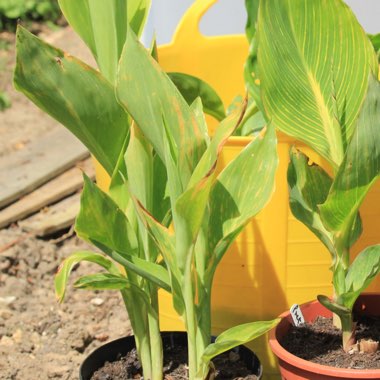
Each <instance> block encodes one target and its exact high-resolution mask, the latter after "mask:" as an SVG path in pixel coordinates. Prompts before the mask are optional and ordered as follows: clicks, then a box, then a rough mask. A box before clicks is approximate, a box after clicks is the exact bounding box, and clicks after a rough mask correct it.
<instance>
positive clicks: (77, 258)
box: [54, 251, 119, 302]
mask: <svg viewBox="0 0 380 380" xmlns="http://www.w3.org/2000/svg"><path fill="white" fill-rule="evenodd" d="M81 261H89V262H92V263H96V264H98V265H100V266H101V267H103V268H104V269H106V270H108V271H109V272H110V273H113V274H117V273H119V270H118V268H117V267H116V265H115V264H114V263H113V262H112V261H111V260H108V259H106V258H105V257H104V256H102V255H101V254H99V253H94V252H91V251H79V252H75V253H73V254H72V255H70V256H69V257H68V258H67V259H65V260H64V261H63V262H62V263H61V265H60V266H59V268H58V271H57V274H56V275H55V279H54V284H55V294H56V297H57V299H58V301H59V302H62V301H63V299H64V298H65V292H66V285H67V282H68V280H69V276H70V273H71V271H72V270H73V268H74V266H75V265H76V264H78V263H80V262H81Z"/></svg>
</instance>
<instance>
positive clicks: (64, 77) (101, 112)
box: [14, 26, 129, 175]
mask: <svg viewBox="0 0 380 380" xmlns="http://www.w3.org/2000/svg"><path fill="white" fill-rule="evenodd" d="M14 83H15V87H16V88H17V89H18V90H19V91H21V92H23V93H24V94H25V95H26V96H27V97H28V98H29V99H30V100H31V101H32V102H33V103H35V104H36V105H37V106H38V107H39V108H41V109H42V110H43V111H45V112H47V113H48V114H49V115H50V116H52V117H53V118H54V119H56V120H58V121H59V122H60V123H62V124H63V125H64V126H65V127H66V128H68V129H69V130H70V131H71V132H72V133H73V134H74V135H75V136H77V137H78V138H79V140H81V141H82V142H83V144H84V145H86V147H87V148H88V149H89V150H90V152H91V153H92V154H93V155H94V156H95V158H96V159H97V160H98V161H99V162H100V163H101V165H102V166H103V167H104V168H105V169H106V171H107V172H108V174H109V175H112V173H113V170H114V168H115V166H116V163H117V160H118V158H119V153H120V151H121V149H122V146H123V143H124V141H125V137H126V135H127V133H128V130H129V123H128V116H127V114H126V113H125V111H124V110H123V108H122V107H121V106H120V105H119V104H118V103H117V101H116V98H115V95H114V88H113V87H112V86H111V85H110V84H109V82H108V81H107V80H106V79H104V78H103V77H102V75H101V74H99V73H98V72H97V71H96V70H94V69H92V68H91V67H89V66H87V65H85V64H84V63H83V62H81V61H79V60H77V59H76V58H74V57H71V56H69V55H67V54H65V53H64V52H63V51H61V50H59V49H56V48H54V47H52V46H50V45H48V44H46V43H44V42H43V41H41V40H40V39H39V38H37V37H35V36H33V35H32V34H31V33H29V32H28V31H27V30H26V29H24V28H23V27H21V26H19V27H18V29H17V61H16V69H15V74H14ZM78 89H80V91H78Z"/></svg>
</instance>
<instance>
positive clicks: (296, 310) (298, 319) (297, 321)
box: [290, 303, 305, 327]
mask: <svg viewBox="0 0 380 380" xmlns="http://www.w3.org/2000/svg"><path fill="white" fill-rule="evenodd" d="M290 314H291V316H292V318H293V323H294V326H296V327H298V326H299V325H302V324H303V323H305V319H304V317H303V314H302V311H301V309H300V307H299V305H298V304H296V303H295V304H294V305H293V306H292V307H291V308H290Z"/></svg>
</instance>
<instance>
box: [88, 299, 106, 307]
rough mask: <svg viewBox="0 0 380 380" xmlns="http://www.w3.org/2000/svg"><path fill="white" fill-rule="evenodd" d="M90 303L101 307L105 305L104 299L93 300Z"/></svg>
mask: <svg viewBox="0 0 380 380" xmlns="http://www.w3.org/2000/svg"><path fill="white" fill-rule="evenodd" d="M90 302H91V304H92V305H94V306H101V305H103V304H104V299H102V298H93V299H92V300H91V301H90Z"/></svg>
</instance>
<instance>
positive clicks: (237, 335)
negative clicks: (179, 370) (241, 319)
mask: <svg viewBox="0 0 380 380" xmlns="http://www.w3.org/2000/svg"><path fill="white" fill-rule="evenodd" d="M278 322H280V319H279V318H277V319H274V320H272V321H263V322H261V321H260V322H251V323H245V324H242V325H239V326H234V327H232V328H230V329H228V330H226V331H224V332H222V333H221V334H220V335H219V336H218V337H217V338H216V340H215V343H212V344H210V345H209V346H207V347H206V349H205V351H204V353H203V355H202V361H204V362H206V363H208V362H209V361H210V360H211V359H212V358H214V357H215V356H217V355H220V354H222V353H223V352H226V351H228V350H230V349H232V348H234V347H237V346H239V345H241V344H244V343H247V342H250V341H251V340H253V339H256V338H258V337H259V336H261V335H263V334H265V333H266V332H268V331H269V330H271V329H272V328H273V327H275V326H276V325H277V324H278Z"/></svg>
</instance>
